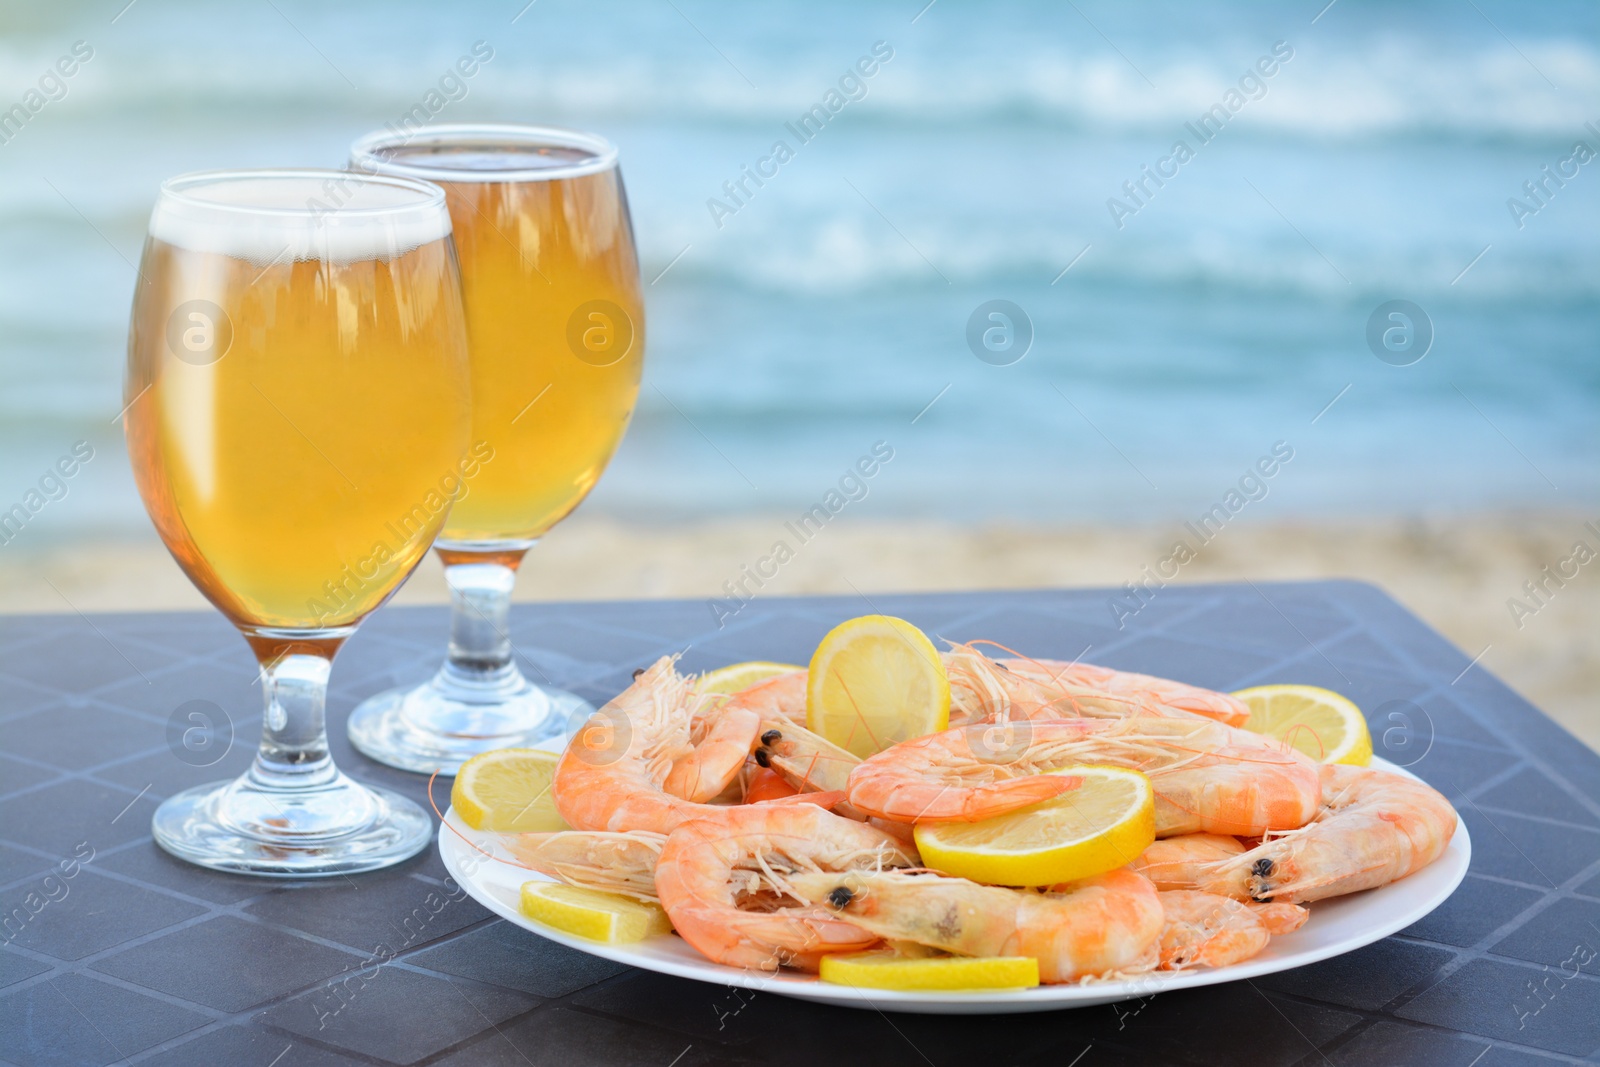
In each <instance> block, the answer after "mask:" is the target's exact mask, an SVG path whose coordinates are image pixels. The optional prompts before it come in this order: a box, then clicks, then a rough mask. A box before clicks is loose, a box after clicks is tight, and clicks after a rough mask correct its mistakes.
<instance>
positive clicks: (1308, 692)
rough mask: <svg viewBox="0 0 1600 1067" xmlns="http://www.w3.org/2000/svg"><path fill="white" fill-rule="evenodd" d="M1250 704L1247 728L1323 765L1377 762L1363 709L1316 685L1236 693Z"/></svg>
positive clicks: (1249, 690)
mask: <svg viewBox="0 0 1600 1067" xmlns="http://www.w3.org/2000/svg"><path fill="white" fill-rule="evenodd" d="M1233 695H1234V696H1236V697H1238V698H1239V699H1240V700H1242V701H1244V702H1245V704H1246V705H1247V706H1248V707H1249V708H1250V718H1249V720H1248V721H1246V722H1245V724H1244V728H1245V729H1246V730H1254V731H1255V732H1256V733H1258V734H1267V735H1269V736H1272V737H1276V738H1277V739H1278V740H1280V741H1286V742H1288V743H1289V744H1291V745H1293V746H1294V747H1295V748H1297V749H1299V750H1300V751H1301V752H1304V753H1305V754H1306V755H1308V756H1310V757H1311V758H1312V759H1314V760H1317V761H1318V762H1320V763H1349V764H1353V765H1355V766H1357V767H1365V766H1366V765H1367V764H1369V763H1371V762H1372V735H1371V734H1369V733H1367V720H1366V718H1365V717H1363V716H1362V714H1361V709H1360V708H1358V707H1356V706H1355V705H1354V704H1352V703H1351V702H1350V701H1349V700H1348V699H1347V698H1345V697H1342V696H1340V695H1339V694H1338V693H1335V692H1333V691H1332V690H1329V689H1319V688H1318V687H1316V686H1314V685H1258V686H1256V687H1255V688H1254V689H1241V690H1239V691H1238V692H1237V693H1235V694H1233Z"/></svg>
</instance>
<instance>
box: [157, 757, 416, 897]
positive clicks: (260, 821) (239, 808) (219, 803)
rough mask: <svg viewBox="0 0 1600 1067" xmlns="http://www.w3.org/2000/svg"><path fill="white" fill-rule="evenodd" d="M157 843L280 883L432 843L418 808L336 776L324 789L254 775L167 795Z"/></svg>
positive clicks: (193, 859)
mask: <svg viewBox="0 0 1600 1067" xmlns="http://www.w3.org/2000/svg"><path fill="white" fill-rule="evenodd" d="M151 830H152V832H153V833H154V835H155V839H156V844H158V845H160V846H161V847H162V848H164V849H166V850H167V851H168V852H170V853H172V854H173V855H174V856H177V857H178V858H179V859H182V860H188V861H189V862H190V863H194V864H198V865H200V866H201V867H210V868H213V869H214V870H219V871H232V872H235V873H238V874H258V875H267V876H272V877H278V878H328V877H332V876H333V875H339V874H356V873H358V872H360V871H372V870H377V869H378V868H380V867H388V866H391V865H393V864H396V863H399V862H400V861H401V860H404V859H409V858H410V857H412V856H414V855H416V854H417V853H418V852H421V851H422V850H423V849H424V848H426V847H427V845H428V843H429V842H430V841H432V839H433V825H432V822H431V820H430V819H429V818H428V815H427V813H426V812H424V811H423V810H422V808H421V807H419V806H418V805H416V804H413V803H412V802H411V801H409V800H407V799H406V798H405V797H402V796H400V795H399V794H398V793H392V792H390V791H389V790H387V789H378V788H374V787H370V786H364V785H360V784H358V783H356V782H353V781H351V780H350V779H349V778H346V777H345V776H344V775H343V774H341V773H339V772H337V771H335V772H334V774H333V776H332V777H331V778H330V779H329V780H328V781H327V782H326V783H325V784H322V785H318V786H313V787H309V788H297V789H294V790H292V791H286V790H282V789H270V788H264V787H262V786H261V785H260V784H259V783H257V782H255V781H252V780H251V776H250V775H246V776H245V777H243V778H239V779H236V780H234V781H231V782H212V783H211V784H209V785H202V786H197V787H195V788H194V789H187V790H185V791H183V792H182V793H179V794H177V795H176V796H173V797H170V798H168V799H167V800H166V801H165V802H164V803H163V804H162V805H161V806H160V807H159V808H157V809H156V813H155V817H154V818H153V819H152V820H151Z"/></svg>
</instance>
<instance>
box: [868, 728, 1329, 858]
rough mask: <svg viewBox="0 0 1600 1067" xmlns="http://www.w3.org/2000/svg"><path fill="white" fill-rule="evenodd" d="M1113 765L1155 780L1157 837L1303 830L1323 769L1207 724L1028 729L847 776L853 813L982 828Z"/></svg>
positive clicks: (873, 760)
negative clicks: (1084, 767)
mask: <svg viewBox="0 0 1600 1067" xmlns="http://www.w3.org/2000/svg"><path fill="white" fill-rule="evenodd" d="M1095 763H1099V764H1111V765H1113V766H1118V767H1130V768H1133V769H1135V770H1142V771H1144V772H1145V773H1147V774H1149V775H1150V783H1151V785H1152V786H1153V787H1154V788H1155V793H1156V834H1157V835H1158V836H1163V837H1166V836H1172V835H1176V834H1188V833H1194V832H1196V831H1201V830H1204V831H1209V832H1211V833H1223V834H1243V835H1251V836H1257V835H1260V834H1262V833H1265V832H1267V831H1268V830H1273V829H1292V828H1294V827H1299V826H1303V825H1305V823H1306V822H1307V821H1308V820H1309V819H1310V818H1311V817H1312V816H1313V815H1314V814H1316V812H1317V809H1318V807H1319V806H1320V804H1321V799H1322V797H1321V788H1320V785H1319V782H1318V777H1317V765H1316V764H1315V763H1312V762H1311V761H1310V760H1309V759H1307V758H1306V757H1305V756H1303V755H1301V754H1300V753H1298V752H1295V751H1293V750H1290V749H1284V748H1282V747H1280V746H1279V745H1278V744H1277V743H1276V742H1274V741H1272V740H1271V739H1270V738H1267V737H1264V736H1262V735H1260V734H1252V733H1248V732H1246V731H1244V730H1237V729H1234V728H1233V727H1231V726H1224V725H1223V724H1222V723H1219V722H1212V721H1209V720H1205V719H1196V718H1183V719H1168V718H1152V717H1147V716H1135V717H1133V718H1129V719H1118V720H1109V721H1108V720H1095V719H1083V720H1071V721H1060V722H1049V721H1028V722H1019V723H1010V724H1006V725H1003V726H1002V725H990V726H965V727H960V728H957V729H953V730H946V731H944V732H943V733H938V734H931V735H929V736H928V737H921V738H916V739H915V740H911V741H903V742H901V743H900V744H898V745H895V746H893V747H892V748H889V749H885V750H884V751H883V752H880V753H878V754H877V755H876V756H872V757H870V758H869V759H867V760H865V761H863V762H862V764H861V765H860V766H859V767H857V768H856V769H855V770H854V771H852V772H851V773H850V781H849V790H848V796H849V800H850V803H851V804H852V805H854V806H855V807H856V808H858V809H860V810H862V811H865V812H867V813H868V814H871V815H877V816H880V817H883V818H886V819H893V820H896V821H900V822H973V821H977V820H979V819H986V818H990V817H992V816H995V815H1001V814H1004V813H1005V812H1008V811H1013V810H1015V809H1017V808H1020V807H1024V806H1026V805H1028V804H1033V803H1037V802H1039V801H1042V800H1048V799H1050V798H1051V797H1055V796H1059V795H1061V794H1062V793H1066V792H1070V791H1071V790H1072V789H1074V788H1076V787H1077V784H1078V783H1077V782H1076V780H1075V779H1073V778H1071V777H1070V776H1061V775H1054V774H1046V773H1042V772H1047V771H1053V770H1058V769H1060V768H1063V767H1068V766H1072V765H1074V764H1095Z"/></svg>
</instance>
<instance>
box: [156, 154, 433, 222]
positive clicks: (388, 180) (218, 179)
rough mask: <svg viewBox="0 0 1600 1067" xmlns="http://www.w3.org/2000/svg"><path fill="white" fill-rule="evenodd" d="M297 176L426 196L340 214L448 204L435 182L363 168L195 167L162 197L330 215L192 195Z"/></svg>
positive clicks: (236, 210) (242, 210)
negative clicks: (214, 188)
mask: <svg viewBox="0 0 1600 1067" xmlns="http://www.w3.org/2000/svg"><path fill="white" fill-rule="evenodd" d="M263 178H265V179H269V180H270V179H275V178H281V179H293V180H302V181H303V180H305V179H307V178H310V179H317V178H321V179H323V180H324V181H332V182H348V181H357V182H365V183H369V184H372V185H387V186H390V187H393V188H400V189H409V190H411V191H412V192H416V193H420V194H422V199H420V200H418V201H417V202H416V203H414V204H383V205H377V206H354V205H344V206H341V207H339V208H338V214H339V215H341V216H344V217H346V218H349V217H357V218H383V217H385V216H393V215H406V214H411V213H413V212H418V211H430V210H442V209H444V207H445V197H444V190H443V189H441V188H439V187H438V186H437V185H435V184H434V183H433V182H430V181H424V180H422V179H419V178H413V177H409V176H405V175H398V174H377V173H369V172H363V171H352V170H337V169H335V168H333V167H255V168H228V169H223V170H192V171H188V172H186V173H183V174H175V175H173V176H172V177H170V178H168V179H166V180H165V181H163V182H162V183H161V191H160V198H161V199H163V200H169V201H174V202H176V203H180V204H183V205H185V206H188V207H193V208H197V209H200V210H204V211H217V212H225V213H229V214H235V215H257V216H268V217H273V218H296V219H299V218H304V219H316V218H318V217H320V216H321V215H323V214H327V213H328V211H329V209H328V206H327V205H322V206H321V207H320V208H318V207H313V206H312V205H310V204H309V203H308V204H306V205H304V206H300V207H283V206H276V205H274V206H268V205H264V204H240V203H228V202H226V201H221V200H206V199H203V198H201V197H197V196H194V195H192V194H191V193H190V192H189V190H191V189H196V188H200V187H203V186H207V185H219V184H222V183H225V182H234V181H245V180H249V179H256V180H259V179H263Z"/></svg>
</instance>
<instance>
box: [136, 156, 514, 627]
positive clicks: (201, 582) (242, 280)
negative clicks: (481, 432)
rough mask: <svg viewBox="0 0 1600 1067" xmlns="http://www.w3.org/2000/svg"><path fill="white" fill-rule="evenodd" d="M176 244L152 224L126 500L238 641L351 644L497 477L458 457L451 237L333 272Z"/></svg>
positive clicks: (461, 374)
mask: <svg viewBox="0 0 1600 1067" xmlns="http://www.w3.org/2000/svg"><path fill="white" fill-rule="evenodd" d="M311 192H312V193H313V194H315V193H316V192H317V190H316V189H315V187H312V188H311ZM189 229H192V227H186V226H185V225H184V223H183V220H181V219H178V220H171V219H168V220H166V222H165V223H164V224H163V221H162V219H161V216H160V213H159V212H158V215H157V219H156V221H155V222H153V223H152V232H151V235H150V237H149V240H148V244H147V246H146V249H145V254H144V261H143V266H142V271H141V273H142V280H141V282H140V286H139V293H138V297H137V299H136V301H135V306H134V313H133V323H132V328H131V332H130V339H129V365H128V366H129V370H128V373H129V384H128V395H130V396H133V397H135V399H134V400H133V402H132V404H131V406H130V407H129V408H128V411H127V434H128V447H129V453H130V455H131V457H132V460H133V468H134V475H135V478H136V480H137V482H138V485H139V490H140V493H141V494H142V495H143V497H144V500H145V503H146V506H147V508H148V509H149V512H150V515H151V517H152V519H153V520H154V521H155V524H156V528H157V530H158V531H159V532H160V534H161V537H162V539H163V540H164V541H165V542H166V544H167V546H168V547H169V548H170V549H171V551H172V553H173V555H174V556H175V557H176V558H177V560H178V562H179V564H180V565H181V566H182V567H183V569H184V571H185V572H186V573H187V574H188V575H189V577H190V579H191V580H192V581H193V582H194V583H195V585H196V586H198V587H199V589H200V591H201V592H202V593H204V594H205V595H206V596H207V597H208V598H209V599H210V600H211V601H212V603H214V604H216V605H217V607H219V608H220V609H221V610H222V611H223V613H224V614H226V615H227V616H228V618H229V619H231V620H232V621H233V622H235V623H236V624H239V625H241V626H250V627H275V628H292V629H308V628H325V627H339V626H347V625H349V624H351V623H354V622H356V621H358V620H359V619H361V618H362V617H363V616H365V615H366V614H367V613H368V612H370V611H372V610H373V609H374V608H376V607H377V606H378V605H379V604H380V603H382V602H383V600H384V599H385V598H386V597H387V596H388V595H389V594H390V593H391V592H392V591H393V590H394V589H395V587H396V586H398V585H399V583H400V581H401V580H402V579H403V578H404V577H405V576H406V575H408V574H409V573H410V572H411V570H412V569H413V567H415V566H416V564H417V562H418V561H419V560H420V559H421V557H422V556H423V555H424V554H425V553H426V552H427V550H428V547H429V545H430V544H431V543H432V542H433V539H434V537H435V535H436V534H437V533H438V531H439V529H440V528H441V526H442V525H443V523H444V521H445V516H446V515H447V514H448V512H449V506H450V503H451V501H452V500H453V499H454V498H456V497H459V496H461V495H462V494H463V491H465V492H466V493H467V494H470V492H471V491H472V490H473V488H475V487H474V486H473V481H474V479H475V477H477V476H480V475H481V473H482V472H483V471H485V470H487V469H489V468H490V467H492V466H493V462H492V461H491V462H490V463H489V464H487V465H485V464H484V462H483V461H484V459H485V458H488V457H489V456H491V455H492V453H489V452H488V450H487V449H486V448H484V447H480V448H479V449H478V450H477V452H476V453H475V454H474V453H469V452H468V443H469V442H468V437H467V427H466V419H465V411H466V397H465V391H466V352H465V350H464V347H463V344H462V324H461V309H460V303H459V298H458V296H457V294H456V292H455V287H456V285H457V281H456V270H455V266H454V264H453V262H452V260H451V252H450V245H449V239H448V234H447V233H437V232H435V233H432V234H431V235H430V234H429V233H427V232H421V233H417V234H414V235H412V238H413V239H420V238H426V239H425V240H422V241H421V243H419V244H417V245H416V246H415V247H410V248H401V249H395V250H394V251H395V253H396V254H394V255H392V256H387V257H386V256H381V255H363V253H375V252H378V251H381V250H380V249H376V248H371V247H365V248H364V247H360V243H359V242H358V243H357V244H356V245H354V246H351V247H345V248H341V247H339V241H338V239H337V237H335V238H334V240H333V243H332V248H331V249H330V251H331V253H332V254H333V256H332V258H298V257H297V256H296V255H290V254H284V250H283V247H281V246H279V245H277V244H276V243H275V239H274V238H271V237H264V238H263V239H262V241H261V242H260V243H259V244H258V246H257V247H247V246H246V245H244V244H239V245H238V246H236V247H219V246H218V245H217V243H216V242H214V241H212V242H208V241H207V240H205V235H204V234H190V233H189V232H188V230H189ZM186 237H197V238H199V239H195V240H187V241H186V240H185V238H186ZM196 246H199V247H196ZM290 251H291V252H293V251H295V250H293V249H291V250H290ZM299 251H301V252H304V251H307V250H306V249H301V250H299ZM275 259H276V261H274V260H275Z"/></svg>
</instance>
